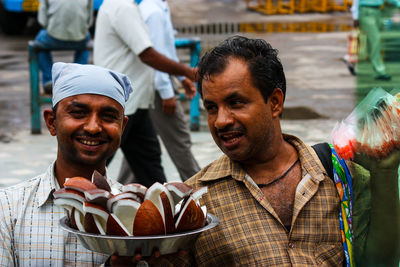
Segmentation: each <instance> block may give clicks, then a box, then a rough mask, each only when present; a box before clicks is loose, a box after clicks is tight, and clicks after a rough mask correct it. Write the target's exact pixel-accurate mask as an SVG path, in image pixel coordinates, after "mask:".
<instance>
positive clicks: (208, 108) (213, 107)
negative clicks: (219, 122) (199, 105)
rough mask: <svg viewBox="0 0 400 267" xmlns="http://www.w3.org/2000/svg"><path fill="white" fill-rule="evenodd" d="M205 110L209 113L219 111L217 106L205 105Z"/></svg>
mask: <svg viewBox="0 0 400 267" xmlns="http://www.w3.org/2000/svg"><path fill="white" fill-rule="evenodd" d="M204 108H205V109H206V111H207V112H208V113H210V112H215V111H216V110H217V107H216V106H215V105H205V106H204Z"/></svg>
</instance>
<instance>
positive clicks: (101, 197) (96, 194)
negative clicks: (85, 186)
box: [85, 188, 111, 208]
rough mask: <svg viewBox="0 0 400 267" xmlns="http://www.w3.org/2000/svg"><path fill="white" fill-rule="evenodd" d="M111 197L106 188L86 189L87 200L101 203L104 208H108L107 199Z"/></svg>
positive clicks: (97, 203)
mask: <svg viewBox="0 0 400 267" xmlns="http://www.w3.org/2000/svg"><path fill="white" fill-rule="evenodd" d="M110 197H111V193H110V192H108V191H106V190H104V189H99V188H96V189H90V190H87V191H85V198H86V201H87V202H89V203H93V204H96V205H100V206H102V207H103V208H107V201H108V199H109V198H110Z"/></svg>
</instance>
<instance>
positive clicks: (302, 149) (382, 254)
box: [114, 36, 400, 267]
mask: <svg viewBox="0 0 400 267" xmlns="http://www.w3.org/2000/svg"><path fill="white" fill-rule="evenodd" d="M198 76H199V81H198V82H199V88H200V94H201V96H202V99H203V102H204V107H205V109H206V111H207V113H208V125H209V129H210V132H211V134H212V136H213V138H214V141H215V143H216V144H217V145H218V146H219V147H220V149H221V150H222V151H223V152H224V154H225V155H223V156H222V157H220V158H219V159H217V160H216V161H214V162H212V163H211V164H209V165H208V166H206V167H205V168H203V169H202V170H201V171H200V172H199V173H198V174H196V175H195V176H193V177H192V178H190V179H189V180H188V181H186V183H188V184H189V185H191V186H193V187H194V188H199V187H202V186H207V187H208V193H207V194H205V195H204V196H203V197H202V199H201V200H200V201H201V205H206V206H207V211H208V212H209V213H212V214H214V215H216V216H217V217H218V218H219V219H220V223H219V225H218V226H217V227H215V228H213V229H211V230H208V231H205V232H203V233H202V234H201V235H200V236H199V238H198V239H197V241H196V242H195V245H194V247H193V248H191V251H188V252H185V253H184V252H181V253H178V254H177V255H166V256H164V257H158V258H155V257H153V258H151V259H148V261H149V262H150V264H154V265H158V264H166V263H169V264H171V265H174V266H194V265H196V266H288V267H289V266H304V267H306V266H307V267H308V266H345V265H347V266H352V265H353V264H354V262H353V260H352V258H350V260H349V261H348V260H347V254H351V253H353V251H352V249H351V248H350V249H348V250H347V251H346V253H345V250H344V245H343V242H345V237H344V236H342V233H341V230H340V221H339V211H340V207H341V206H340V202H341V200H340V195H339V194H338V192H339V191H338V190H337V188H336V186H335V183H334V181H333V180H332V179H331V178H330V177H329V175H328V173H327V172H326V170H325V168H324V166H323V165H322V163H321V161H320V160H319V158H318V156H317V154H316V153H315V151H314V150H313V148H311V147H310V146H308V145H307V144H305V143H304V142H303V141H302V140H300V139H299V138H297V137H295V136H292V135H287V134H284V133H282V131H281V127H280V116H281V114H282V110H283V103H284V99H285V93H286V82H285V75H284V72H283V67H282V64H281V62H280V61H279V59H278V57H277V51H276V50H275V49H273V48H272V47H271V46H270V45H269V44H268V43H267V42H265V41H264V40H259V39H248V38H245V37H239V36H236V37H232V38H229V39H227V40H226V41H224V42H223V43H222V44H220V45H219V46H217V47H216V48H214V49H212V50H211V51H209V52H207V53H206V54H205V55H204V56H203V58H202V59H201V60H200V63H199V75H198ZM398 154H399V153H398V152H396V153H394V157H393V158H391V159H389V160H388V161H385V163H384V162H375V163H374V164H371V160H369V159H368V158H363V160H367V161H368V162H363V164H362V165H363V166H368V167H370V166H374V167H375V168H371V169H370V170H369V171H370V172H369V173H370V177H371V179H370V180H371V185H372V184H373V186H374V189H372V190H371V191H369V190H365V191H364V192H371V195H372V194H373V198H374V199H375V200H374V201H378V202H379V206H374V205H370V209H371V210H370V211H368V212H364V211H363V212H364V215H365V214H367V213H368V214H370V216H369V215H368V217H367V218H366V220H367V221H368V224H369V225H368V227H367V229H359V230H357V234H358V235H357V236H356V237H360V236H363V237H366V239H365V242H364V244H365V246H362V248H361V246H360V245H359V244H358V245H359V246H358V248H359V250H358V252H361V251H364V255H363V258H362V259H361V260H363V261H364V262H362V263H360V264H359V265H360V266H368V265H370V266H397V265H398V260H399V253H398V251H399V234H398V233H399V225H400V224H399V221H400V220H399V210H400V208H399V201H398V189H397V188H398V186H397V167H398V165H399V159H400V157H399V155H398ZM360 161H361V160H360ZM360 161H359V162H360ZM382 163H384V164H386V166H384V164H382ZM377 170H378V171H377ZM368 175H369V174H368ZM358 178H361V177H360V176H357V177H355V180H359V181H358V182H359V183H360V182H362V181H361V180H362V179H358ZM364 178H366V179H368V180H369V177H367V176H365V177H364ZM377 181H379V182H377ZM355 186H356V185H355ZM382 189H383V190H382ZM369 197H371V196H369ZM355 198H356V200H357V198H358V196H355ZM373 203H376V202H373ZM358 218H362V216H359V214H358ZM364 218H365V217H364ZM363 223H364V222H363ZM365 223H367V222H365ZM377 230H380V232H379V231H377ZM382 231H384V233H385V234H382ZM365 233H366V234H365ZM350 238H351V239H353V238H352V237H350ZM356 241H357V240H356ZM357 242H358V241H357ZM377 248H378V249H377ZM358 258H360V257H358ZM114 259H116V258H114ZM366 264H367V265H366ZM379 264H381V265H379ZM396 264H397V265H396Z"/></svg>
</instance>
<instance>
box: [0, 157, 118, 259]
mask: <svg viewBox="0 0 400 267" xmlns="http://www.w3.org/2000/svg"><path fill="white" fill-rule="evenodd" d="M109 182H110V184H113V182H112V181H110V180H109ZM58 187H59V186H58V183H57V182H56V179H55V176H54V163H53V164H52V165H50V167H49V168H48V169H47V171H46V173H44V174H42V175H39V176H37V177H35V178H33V179H30V180H28V181H25V182H23V183H21V184H18V185H15V186H12V187H8V188H2V189H1V190H0V266H98V265H100V264H102V263H104V262H105V261H106V259H107V257H108V256H107V255H103V254H99V253H94V252H91V251H89V250H87V249H85V248H84V247H82V246H81V244H80V242H79V241H78V240H77V238H76V237H75V236H73V235H72V234H69V233H66V232H65V231H63V230H62V229H61V228H60V227H59V223H58V222H59V220H60V219H61V218H62V217H64V216H65V215H66V214H65V211H64V210H63V209H62V208H60V207H58V206H56V205H54V203H53V199H52V193H53V191H54V190H56V189H57V188H58Z"/></svg>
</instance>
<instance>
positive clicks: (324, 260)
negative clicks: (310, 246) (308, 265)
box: [314, 242, 344, 267]
mask: <svg viewBox="0 0 400 267" xmlns="http://www.w3.org/2000/svg"><path fill="white" fill-rule="evenodd" d="M314 256H315V261H316V262H317V264H318V265H319V266H335V267H337V266H343V260H344V249H343V244H342V243H337V242H336V243H319V244H317V246H316V247H315V251H314Z"/></svg>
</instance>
